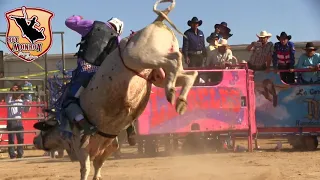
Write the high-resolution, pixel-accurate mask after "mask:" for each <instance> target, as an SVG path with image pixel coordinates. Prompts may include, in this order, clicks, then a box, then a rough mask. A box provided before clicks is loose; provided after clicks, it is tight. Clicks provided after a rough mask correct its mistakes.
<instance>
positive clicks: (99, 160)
mask: <svg viewBox="0 0 320 180" xmlns="http://www.w3.org/2000/svg"><path fill="white" fill-rule="evenodd" d="M118 148H119V143H118V139H117V138H116V139H114V140H113V142H112V144H110V145H109V146H107V147H106V149H105V151H104V152H103V153H102V154H101V155H100V156H97V157H96V158H95V159H94V160H93V167H94V175H93V180H101V179H102V177H101V169H102V166H103V164H104V162H105V161H106V159H107V158H108V157H109V156H110V155H111V154H112V153H114V152H116V151H117V149H118Z"/></svg>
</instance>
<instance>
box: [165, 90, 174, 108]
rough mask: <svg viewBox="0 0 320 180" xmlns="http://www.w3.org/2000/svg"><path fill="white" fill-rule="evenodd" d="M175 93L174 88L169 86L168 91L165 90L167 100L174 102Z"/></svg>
mask: <svg viewBox="0 0 320 180" xmlns="http://www.w3.org/2000/svg"><path fill="white" fill-rule="evenodd" d="M175 95H176V90H175V89H174V88H171V89H169V91H166V97H167V101H168V102H169V103H171V104H174V99H175Z"/></svg>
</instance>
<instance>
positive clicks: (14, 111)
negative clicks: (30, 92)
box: [6, 84, 30, 159]
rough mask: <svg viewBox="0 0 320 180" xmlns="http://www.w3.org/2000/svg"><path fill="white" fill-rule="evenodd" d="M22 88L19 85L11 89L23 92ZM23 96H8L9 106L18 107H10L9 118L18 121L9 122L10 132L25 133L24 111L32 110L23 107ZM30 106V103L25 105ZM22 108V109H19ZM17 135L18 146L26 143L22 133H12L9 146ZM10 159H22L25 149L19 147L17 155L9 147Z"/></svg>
mask: <svg viewBox="0 0 320 180" xmlns="http://www.w3.org/2000/svg"><path fill="white" fill-rule="evenodd" d="M21 90H22V89H21V87H19V86H18V85H17V84H15V85H13V87H12V88H11V91H21ZM22 97H23V94H17V93H12V94H8V95H7V99H6V101H7V104H8V105H11V106H12V105H16V106H13V107H8V118H15V119H17V120H8V121H7V129H8V131H23V130H24V128H23V125H22V121H21V118H22V111H24V112H28V111H29V110H30V108H29V107H21V105H24V102H23V100H22ZM25 104H29V103H27V102H26V103H25ZM19 106H20V107H19ZM15 135H16V137H17V141H18V144H23V143H24V134H23V133H22V132H20V133H10V134H8V139H9V144H14V139H15ZM8 151H9V157H10V158H11V159H14V158H16V157H17V158H22V156H23V147H22V146H18V147H17V154H16V153H15V151H14V147H9V148H8Z"/></svg>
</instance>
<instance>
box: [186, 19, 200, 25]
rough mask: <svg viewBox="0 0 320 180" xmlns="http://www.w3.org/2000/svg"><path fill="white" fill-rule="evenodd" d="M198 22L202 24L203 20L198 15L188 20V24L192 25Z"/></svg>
mask: <svg viewBox="0 0 320 180" xmlns="http://www.w3.org/2000/svg"><path fill="white" fill-rule="evenodd" d="M194 23H195V24H198V25H199V26H201V24H202V20H199V19H198V18H197V17H193V18H192V19H191V20H189V21H188V26H191V24H194Z"/></svg>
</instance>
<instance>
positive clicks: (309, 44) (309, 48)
mask: <svg viewBox="0 0 320 180" xmlns="http://www.w3.org/2000/svg"><path fill="white" fill-rule="evenodd" d="M302 49H303V50H314V51H316V50H318V48H316V47H315V46H314V44H313V42H307V44H306V47H305V48H302Z"/></svg>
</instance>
